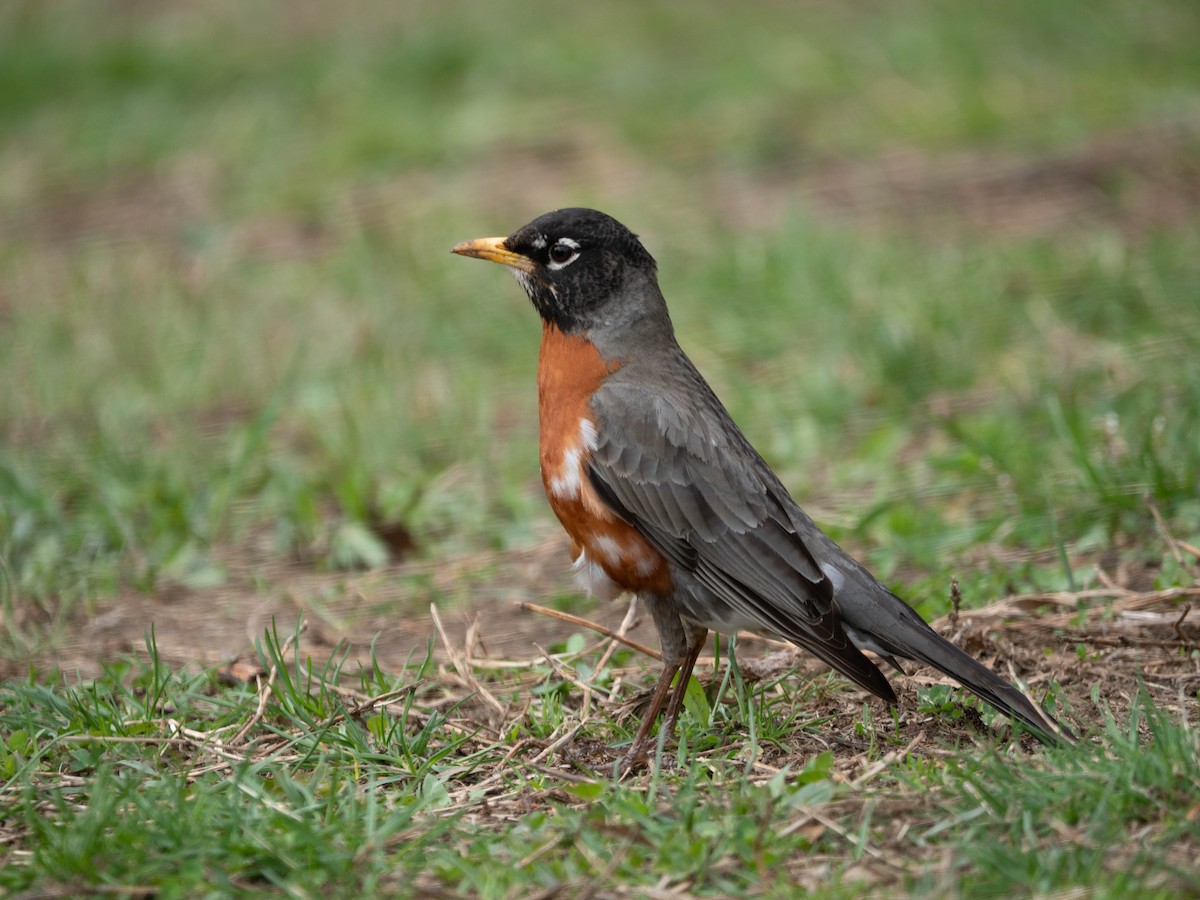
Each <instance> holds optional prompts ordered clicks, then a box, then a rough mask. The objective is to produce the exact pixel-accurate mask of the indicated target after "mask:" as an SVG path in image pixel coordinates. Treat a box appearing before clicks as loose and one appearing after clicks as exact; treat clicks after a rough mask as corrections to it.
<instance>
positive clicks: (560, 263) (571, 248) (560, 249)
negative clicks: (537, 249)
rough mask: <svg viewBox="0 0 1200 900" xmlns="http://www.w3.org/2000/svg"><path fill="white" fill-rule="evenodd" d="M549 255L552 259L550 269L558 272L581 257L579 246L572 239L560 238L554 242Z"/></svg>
mask: <svg viewBox="0 0 1200 900" xmlns="http://www.w3.org/2000/svg"><path fill="white" fill-rule="evenodd" d="M547 255H548V256H549V257H550V262H549V264H548V268H550V269H551V270H553V271H558V270H559V269H561V268H563V267H564V266H569V265H570V264H571V263H573V262H575V260H576V259H577V258H578V256H579V244H577V243H576V242H575V241H573V240H571V239H570V238H559V239H558V240H557V241H555V242H554V245H553V246H552V247H551V248H550V251H549V253H548V254H547Z"/></svg>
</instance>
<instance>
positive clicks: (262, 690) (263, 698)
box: [229, 619, 308, 747]
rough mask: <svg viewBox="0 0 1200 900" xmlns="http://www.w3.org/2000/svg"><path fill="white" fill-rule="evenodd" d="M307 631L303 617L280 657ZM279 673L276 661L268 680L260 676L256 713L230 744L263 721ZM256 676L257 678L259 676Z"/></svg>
mask: <svg viewBox="0 0 1200 900" xmlns="http://www.w3.org/2000/svg"><path fill="white" fill-rule="evenodd" d="M306 631H308V619H301V620H300V627H299V628H297V629H296V630H295V631H294V632H292V633H291V634H290V635H288V637H287V640H285V641H284V642H283V646H282V647H280V648H279V659H283V657H285V656H287V654H288V651H290V650H291V649H292V645H293V644H295V643H296V638H297V637H299V636H300V635H302V634H304V632H306ZM278 675H279V663H278V661H276V662H273V663H271V670H270V671H269V672H268V673H267V680H266V681H263V680H262V679H261V678H258V708H257V709H255V710H254V715H252V716H251V717H250V718H249V719H247V720H246V724H245V725H243V726H242V727H241V728H240V729H238V733H237V734H235V735H234V736H233V737H232V738H231V739H230V741H229V744H230V746H233V747H236V746H237V745H238V744H240V743H242V742H243V741H245V740H246V737H247V735H249V734H250V732H251V731H252V730H253V729H254V726H255V725H257V724H258V723H259V722H261V721H262V717H263V713H264V712H265V711H266V709H267V698H268V697H269V696H270V695H271V688H272V687H273V686H274V684H275V679H276V677H278ZM255 677H256V678H257V676H255Z"/></svg>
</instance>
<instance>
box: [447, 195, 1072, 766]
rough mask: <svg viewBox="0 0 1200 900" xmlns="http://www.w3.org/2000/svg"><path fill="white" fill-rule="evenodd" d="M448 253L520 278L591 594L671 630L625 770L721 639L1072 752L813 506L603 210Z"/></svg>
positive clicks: (641, 250) (546, 417) (562, 485)
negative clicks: (1005, 719) (742, 637)
mask: <svg viewBox="0 0 1200 900" xmlns="http://www.w3.org/2000/svg"><path fill="white" fill-rule="evenodd" d="M451 252H453V253H455V254H458V255H460V256H466V257H474V258H478V259H482V260H487V261H489V262H494V263H499V264H501V265H503V266H505V267H507V268H508V269H509V270H510V271H511V272H512V274H513V275H514V276H516V279H517V281H518V282H519V283H520V285H521V287H522V288H524V290H525V293H526V294H527V295H528V296H529V299H530V300H531V301H532V303H533V306H534V308H535V309H536V310H537V312H538V314H539V315H540V317H541V320H542V339H541V347H540V351H539V356H538V370H537V391H538V419H539V431H540V440H539V455H540V464H541V476H542V484H543V486H544V488H545V492H546V496H547V498H548V500H549V503H550V507H551V509H552V510H553V512H554V514H555V515H556V516H557V518H558V520H559V522H560V523H561V524H562V526H563V528H564V529H565V530H566V532H567V535H568V536H569V537H570V541H571V543H570V551H571V558H572V560H573V568H574V571H575V573H576V575H577V578H578V580H579V581H580V582H581V584H582V586H583V587H585V588H586V589H587V590H588V592H589V593H590V594H592V595H593V596H598V597H602V598H610V599H611V598H612V597H615V596H617V595H618V594H620V593H622V592H632V593H633V594H635V595H636V596H637V597H638V600H639V602H641V603H642V604H643V605H644V606H645V607H646V608H648V610H649V612H650V615H651V617H652V619H653V622H654V625H655V627H656V629H657V631H658V636H659V641H660V645H661V648H662V662H663V672H662V676H661V677H660V679H659V681H658V684H657V686H656V687H655V689H654V691H653V693H652V694H651V697H650V701H649V703H648V705H647V708H646V712H645V715H644V717H643V718H642V721H641V722H640V724H639V727H638V730H637V732H636V734H635V735H634V738H633V741H632V743H631V745H630V747H629V750H628V752H627V753H626V755H625V757H624V763H625V765H626V767H627V768H632V767H633V766H635V765H638V764H640V763H642V762H644V761H645V756H646V753H647V750H648V748H649V747H650V745H651V735H652V732H653V729H654V725H655V723H656V721H657V720H658V717H659V715H660V713H662V714H663V723H662V727H661V730H665V732H666V734H667V735H668V736H669V735H671V734H672V733H673V732H674V728H675V723H676V720H677V718H678V716H679V712H680V709H681V707H682V705H683V699H684V695H685V693H686V688H687V684H688V681H689V679H690V677H691V672H692V668H693V667H694V665H695V663H696V659H697V657H698V656H699V654H700V650H701V648H702V647H703V646H704V645H705V643H706V641H707V638H708V633H709V631H716V632H718V633H724V634H736V633H737V632H738V631H741V630H745V631H749V632H753V633H757V634H759V635H763V636H768V637H772V638H776V639H782V640H785V641H788V642H791V643H792V644H794V645H797V646H799V647H801V648H803V649H804V650H807V651H808V652H810V653H812V654H813V655H814V656H816V657H817V658H818V659H820V660H822V661H823V662H825V663H826V664H827V665H829V666H830V667H831V668H833V669H835V670H836V671H838V672H840V673H841V674H842V675H844V676H845V677H847V678H848V679H850V681H852V682H853V683H854V684H856V685H858V686H859V687H860V688H863V689H865V690H866V691H868V692H869V693H871V694H873V695H874V696H876V697H878V698H880V699H882V700H884V701H885V702H886V703H888V704H889V705H892V706H895V705H898V700H897V697H896V693H895V691H894V690H893V688H892V686H891V684H890V683H889V681H888V679H887V677H885V675H884V674H883V672H882V671H881V670H880V668H879V667H878V666H877V665H876V664H875V663H874V662H872V660H871V659H870V658H868V657H867V656H866V655H865V654H864V652H863V651H870V652H872V653H874V654H876V655H877V656H878V657H879V658H880V659H882V660H883V661H885V662H886V663H888V664H889V665H890V666H892V667H893V668H895V669H896V670H897V671H899V672H900V673H901V674H903V673H904V669H903V668H902V667H901V665H900V662H899V660H900V659H904V660H911V661H916V662H919V663H924V664H926V665H929V666H932V667H933V668H935V669H938V670H940V671H941V672H943V673H945V674H946V675H948V676H950V677H951V678H953V679H954V680H955V681H957V682H958V683H959V684H961V685H962V686H963V687H965V688H967V689H968V690H970V691H972V692H973V693H975V694H977V695H978V696H979V697H981V698H982V699H983V700H985V701H986V702H987V703H989V704H991V705H992V706H993V707H995V708H996V709H998V710H1000V711H1001V712H1003V713H1005V714H1006V715H1008V716H1009V717H1011V718H1013V719H1016V720H1017V721H1019V722H1021V723H1022V724H1023V725H1024V726H1025V727H1026V728H1028V729H1029V730H1030V731H1031V732H1032V733H1033V734H1034V735H1035V736H1036V737H1037V738H1039V739H1040V740H1041V741H1042V742H1043V743H1046V744H1063V743H1070V742H1072V741H1074V740H1075V736H1074V735H1073V734H1072V733H1071V732H1070V730H1069V729H1068V728H1066V727H1065V726H1063V725H1062V724H1060V723H1059V722H1058V721H1057V720H1056V719H1054V717H1053V716H1051V715H1050V714H1049V713H1047V712H1045V711H1044V710H1042V709H1041V708H1040V707H1039V706H1038V705H1036V704H1035V703H1033V702H1032V701H1031V700H1030V699H1029V698H1028V697H1027V696H1026V695H1025V694H1024V693H1022V692H1021V691H1020V690H1018V689H1017V688H1016V687H1014V686H1013V685H1012V684H1010V683H1008V682H1007V681H1005V680H1004V679H1002V678H1000V677H999V676H997V675H996V674H995V673H994V672H992V671H991V670H990V669H988V668H987V667H986V666H984V665H983V664H982V663H980V662H978V661H977V660H976V659H974V658H973V657H972V656H970V655H969V654H967V653H966V652H964V651H963V650H961V649H960V648H958V647H957V646H955V645H954V644H952V643H951V642H950V641H948V640H946V639H945V638H943V637H942V636H941V635H939V634H938V633H937V632H936V631H934V630H933V628H931V627H930V626H929V625H928V624H927V623H926V622H925V620H924V619H922V618H921V616H920V615H918V614H917V613H916V612H915V611H914V610H913V609H912V607H910V606H909V605H908V604H907V603H905V602H904V601H903V600H902V599H900V598H899V597H898V596H896V594H894V593H892V591H890V590H889V589H888V588H886V587H885V586H884V585H883V584H882V583H881V582H880V581H879V580H878V579H877V578H875V577H874V576H873V575H872V574H871V573H870V572H869V571H868V570H867V568H866V567H865V566H863V565H862V564H861V563H859V562H858V561H857V560H856V559H854V558H853V557H852V556H850V554H848V553H847V552H846V551H845V550H843V549H842V548H841V547H839V546H838V545H837V544H836V543H835V542H834V541H833V540H832V539H831V538H830V537H829V536H828V535H826V534H825V532H823V531H822V530H821V529H820V528H819V527H818V526H817V524H816V523H815V522H814V521H813V520H812V519H811V518H810V517H809V516H808V515H807V514H806V513H805V512H804V511H803V510H802V509H801V508H800V506H799V504H797V502H796V501H795V500H794V499H793V498H792V496H791V494H790V493H789V492H788V490H787V488H785V487H784V485H783V483H782V482H781V481H780V480H779V478H778V477H777V476H776V475H775V473H774V472H773V471H772V469H771V467H770V466H769V465H768V464H767V463H766V462H765V461H764V460H763V458H762V456H760V455H759V453H758V452H757V451H756V450H755V449H754V447H753V446H751V444H750V442H749V440H747V438H746V437H745V435H744V434H743V433H742V431H741V429H740V428H739V427H738V426H737V425H736V424H735V423H734V421H733V418H732V417H731V416H730V414H729V413H728V411H727V410H726V409H725V407H724V405H722V403H721V401H720V400H719V399H718V398H717V395H716V394H715V393H714V391H713V389H712V388H711V387H710V386H709V384H708V382H707V381H705V379H704V377H703V376H702V375H701V374H700V372H699V370H697V368H696V366H695V365H694V364H693V363H692V361H691V360H690V359H689V358H688V356H687V354H686V353H685V352H684V351H683V350H682V349H681V347H680V346H679V343H678V341H677V339H676V336H675V330H674V327H673V325H672V322H671V317H670V315H669V313H668V311H667V303H666V300H665V299H664V297H663V294H662V291H661V290H660V288H659V284H658V275H657V263H656V262H655V260H654V257H652V256H651V255H650V253H649V252H648V251H647V250H646V249H645V247H644V246H643V245H642V243H641V241H640V240H639V239H638V237H637V236H636V235H635V234H634V233H633V232H632V231H630V230H629V229H628V228H626V227H625V226H624V225H622V224H621V223H620V222H618V221H617V220H616V219H614V218H612V217H611V216H609V215H607V214H605V213H602V212H599V211H597V210H593V209H582V208H569V209H558V210H554V211H552V212H548V213H546V214H544V215H542V216H539V217H538V218H536V219H534V220H533V221H532V222H530V223H528V224H527V225H524V226H522V227H520V228H518V229H517V230H516V231H514V232H512V233H511V234H509V235H508V236H507V237H489V238H479V239H476V240H470V241H463V242H462V243H459V244H456V245H455V246H454V247H453V248H452V251H451ZM676 676H678V677H676ZM672 679H674V685H675V686H674V689H673V690H672ZM664 706H665V712H664V711H663V710H664Z"/></svg>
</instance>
